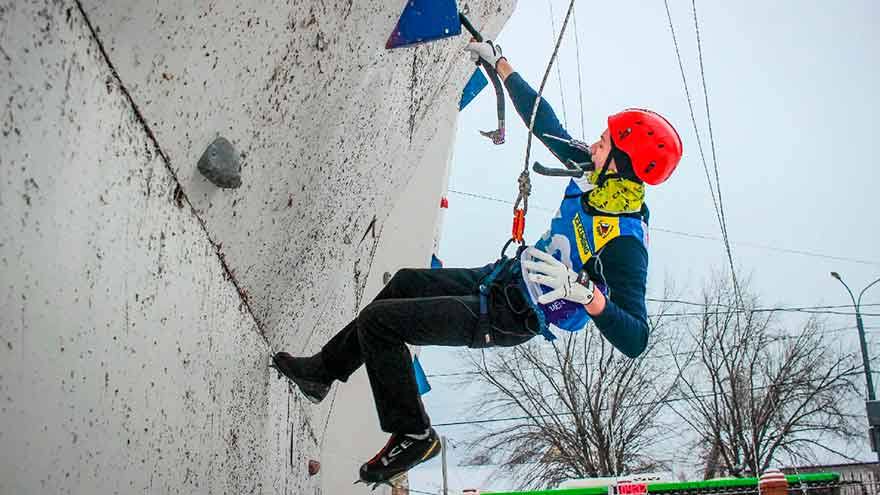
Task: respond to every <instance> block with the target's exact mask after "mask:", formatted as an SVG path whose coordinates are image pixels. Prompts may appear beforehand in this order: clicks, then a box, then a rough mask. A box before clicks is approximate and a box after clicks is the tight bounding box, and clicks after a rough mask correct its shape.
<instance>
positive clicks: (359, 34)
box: [0, 0, 512, 494]
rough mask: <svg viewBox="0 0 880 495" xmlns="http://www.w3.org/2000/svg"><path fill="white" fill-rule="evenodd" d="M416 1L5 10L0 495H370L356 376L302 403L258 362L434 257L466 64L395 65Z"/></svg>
mask: <svg viewBox="0 0 880 495" xmlns="http://www.w3.org/2000/svg"><path fill="white" fill-rule="evenodd" d="M462 3H464V2H462ZM467 3H469V5H468V7H469V8H470V11H471V17H472V18H473V19H474V20H475V21H476V23H477V24H478V25H479V27H482V28H484V29H485V31H486V32H487V33H488V34H490V35H492V34H494V33H497V31H498V30H499V29H500V27H501V24H502V23H503V21H504V20H505V19H506V18H507V16H508V15H509V14H510V11H511V9H512V2H511V1H510V0H476V1H470V2H467ZM403 4H404V2H403V1H402V0H383V1H381V2H360V3H358V2H352V1H350V0H345V1H342V0H337V1H329V0H328V1H323V2H315V1H308V2H305V1H304V2H296V1H278V0H274V1H273V0H267V1H265V2H192V1H183V0H181V1H175V0H159V1H154V2H136V1H134V0H118V1H112V2H111V1H104V2H101V1H98V0H81V1H78V2H75V1H28V0H11V1H10V0H7V1H0V61H2V64H0V131H2V134H0V213H2V215H0V494H6V493H114V492H118V493H131V492H142V493H316V492H320V491H322V490H323V492H324V493H351V492H355V491H356V490H357V489H355V488H352V487H351V485H350V482H351V481H352V480H353V479H354V477H355V476H356V466H357V463H359V462H360V461H362V460H364V459H365V458H366V457H368V456H369V454H370V453H371V452H370V451H371V450H375V449H376V448H378V447H379V446H381V442H382V439H383V438H384V435H382V434H380V433H379V432H378V427H377V425H376V419H375V413H373V412H372V411H373V407H372V401H371V398H370V397H369V392H368V390H367V387H366V386H365V381H364V380H365V378H364V377H363V375H358V376H356V377H355V378H354V379H353V380H352V381H350V382H349V383H348V384H346V385H345V386H343V387H334V394H335V395H336V397H335V400H333V401H325V403H323V404H322V405H320V406H311V405H309V404H308V403H306V402H305V401H303V400H302V399H301V398H300V397H299V396H298V395H290V394H288V393H287V386H286V384H284V383H283V382H282V381H280V380H277V379H276V378H275V377H274V375H273V374H270V373H269V370H268V369H267V363H268V356H269V354H270V353H271V352H273V351H275V350H280V349H286V350H288V351H291V352H294V353H301V352H312V351H314V350H316V349H317V348H318V347H319V346H320V345H321V344H322V343H323V342H324V341H325V340H326V339H327V338H328V337H329V335H330V334H331V333H332V332H334V331H335V330H337V329H338V328H340V327H341V325H342V324H344V322H346V321H347V320H348V319H350V318H351V317H353V316H354V315H355V314H356V312H357V310H358V308H360V307H362V306H363V305H364V304H365V303H366V302H368V301H369V298H370V297H371V296H372V295H373V294H375V292H376V291H378V289H379V287H381V284H382V276H383V274H384V273H385V272H386V271H387V272H392V273H393V271H394V270H395V269H397V268H399V267H400V266H404V265H422V266H425V265H427V263H428V260H429V258H430V254H431V252H430V250H431V245H432V236H433V235H434V227H435V225H436V223H437V218H438V217H437V215H438V208H437V206H438V203H439V199H440V196H441V194H442V191H443V183H444V181H445V177H446V174H447V166H448V151H449V147H450V146H451V142H452V136H453V135H454V133H453V131H454V125H455V114H456V103H457V101H458V96H459V93H460V91H461V88H462V85H463V83H464V81H465V80H466V78H467V76H468V74H469V72H470V71H471V70H472V68H473V66H472V65H470V64H469V63H467V61H466V59H465V58H464V57H462V56H461V54H460V49H461V47H462V45H463V43H464V42H465V39H464V37H459V38H457V39H453V40H445V41H441V42H438V43H434V44H430V45H423V46H421V47H418V48H411V49H404V50H397V51H391V52H387V51H385V50H384V43H385V39H386V38H387V36H388V33H389V32H390V30H391V28H392V27H393V26H394V23H395V22H396V20H397V17H398V15H399V13H400V11H401V9H402V7H403ZM217 136H223V137H225V138H227V139H228V140H229V141H230V142H232V143H233V145H234V146H236V148H237V150H238V151H239V152H240V153H241V155H242V159H243V169H242V181H243V185H242V186H241V187H240V188H238V189H234V190H221V189H217V188H216V187H214V186H213V185H211V184H210V183H209V182H207V181H206V180H205V179H204V178H202V177H201V175H199V173H198V172H197V171H196V162H197V161H198V159H199V157H200V156H201V154H202V153H203V151H204V149H205V147H206V146H207V145H208V144H209V143H210V142H211V141H212V140H213V139H214V138H216V137H217ZM368 411H369V413H367V412H368ZM309 459H316V460H322V461H323V462H322V471H321V473H320V474H319V475H318V476H317V477H312V478H310V477H309V476H308V474H307V473H306V469H307V461H308V460H309ZM353 466H354V467H353ZM343 482H344V483H343ZM341 490H344V491H341Z"/></svg>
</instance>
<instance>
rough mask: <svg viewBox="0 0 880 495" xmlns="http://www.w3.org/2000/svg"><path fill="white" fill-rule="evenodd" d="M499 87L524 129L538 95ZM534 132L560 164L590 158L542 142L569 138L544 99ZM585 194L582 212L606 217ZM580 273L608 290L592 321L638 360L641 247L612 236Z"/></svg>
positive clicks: (516, 79) (644, 332)
mask: <svg viewBox="0 0 880 495" xmlns="http://www.w3.org/2000/svg"><path fill="white" fill-rule="evenodd" d="M504 84H505V87H506V88H507V94H508V95H510V99H511V100H512V102H513V105H514V107H515V108H516V111H517V113H519V115H520V117H522V119H523V121H524V122H525V123H526V125H528V124H529V120H530V119H531V115H532V107H533V105H534V103H535V98H537V96H538V95H537V92H536V91H535V90H534V89H532V87H531V86H529V84H528V83H527V82H525V80H523V78H522V77H520V75H519V74H518V73H513V74H511V75H510V76H509V77H508V78H507V80H506V81H505V83H504ZM533 133H534V135H535V137H537V138H538V139H540V140H541V142H542V143H544V145H545V146H546V147H547V148H548V149H549V150H550V152H551V153H553V155H554V156H556V158H557V159H559V161H561V162H563V163H565V162H566V161H567V160H573V161H574V162H576V163H582V162H585V161H587V160H589V159H590V156H589V154H588V153H585V152H583V151H581V150H578V149H576V148H573V147H571V146H569V145H568V144H566V143H563V142H561V141H557V140H555V139H550V138H547V137H544V134H549V135H552V136H556V137H559V138H562V139H571V135H569V133H568V132H567V131H566V130H565V128H563V127H562V124H560V122H559V119H558V118H557V117H556V114H555V113H554V112H553V109H552V108H551V107H550V105H549V104H548V103H547V102H546V101H545V100H544V99H543V98H542V99H541V102H540V104H539V106H538V113H537V115H536V117H535V125H534V128H533ZM588 194H589V192H587V193H585V194H584V196H583V197H582V198H581V204H582V206H583V208H584V210H585V211H587V212H588V213H591V214H601V215H605V216H609V215H608V213H607V212H601V213H599V212H596V211H591V210H592V207H590V206H589V204H587V201H586V199H587V198H586V195H588ZM628 215H631V214H628ZM637 215H639V216H641V217H642V219H643V220H644V221H645V222H647V220H648V210H647V207H643V208H642V211H641V213H639V214H637ZM585 268H586V269H587V271H588V273H589V274H590V278H591V279H592V280H593V281H595V282H599V283H604V284H605V285H606V287H607V288H608V297H607V299H606V305H605V309H604V310H603V311H602V313H600V314H598V315H595V316H592V320H593V322H594V323H595V324H596V327H598V328H599V331H601V332H602V335H603V336H604V337H605V338H606V339H607V340H608V341H609V342H610V343H611V344H612V345H613V346H614V347H615V348H617V349H618V350H620V351H621V352H623V353H624V354H625V355H627V356H629V357H633V358H634V357H637V356H638V355H640V354H641V353H642V352H643V351H644V350H645V347H647V344H648V316H647V308H646V306H645V290H646V284H647V278H648V252H647V250H646V249H645V246H644V244H643V243H642V242H641V241H640V240H638V239H636V238H634V237H630V236H620V237H617V238H615V239H613V240H611V241H609V242H608V244H606V245H605V246H604V247H603V248H602V249H601V251H600V253H599V255H597V256H593V257H592V258H591V259H590V260H589V261H588V262H587V263H586V265H585Z"/></svg>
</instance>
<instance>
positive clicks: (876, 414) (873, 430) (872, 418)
mask: <svg viewBox="0 0 880 495" xmlns="http://www.w3.org/2000/svg"><path fill="white" fill-rule="evenodd" d="M831 276H832V277H834V278H836V279H837V281H838V282H840V283H841V284H843V287H844V288H846V291H847V292H848V293H849V297H850V299H852V302H853V307H854V308H855V310H856V328H858V329H859V344H861V347H862V366H863V367H864V369H865V385H866V386H867V388H868V400H867V401H865V409H866V411H867V413H868V425H869V428H870V430H869V435H870V436H871V448H872V449H873V450H874V452H877V460H878V461H880V403H878V401H877V398H876V396H875V395H874V379H873V377H872V376H871V361H870V359H869V358H868V343H867V340H866V339H865V326H864V325H863V324H862V313H861V312H860V311H859V309H860V306H861V304H862V295H863V294H864V293H865V291H866V290H868V289H869V288H871V286H873V285H874V284H876V283H877V282H880V278H878V279H877V280H875V281H873V282H871V283H870V284H868V285H867V286H866V287H865V288H864V289H862V291H861V292H859V297H858V299H856V297H855V296H853V293H852V291H851V290H850V288H849V286H848V285H846V282H844V281H843V278H841V276H840V274H839V273H837V272H831Z"/></svg>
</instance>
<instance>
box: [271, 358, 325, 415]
mask: <svg viewBox="0 0 880 495" xmlns="http://www.w3.org/2000/svg"><path fill="white" fill-rule="evenodd" d="M272 363H273V365H272V366H271V367H272V368H275V369H276V370H278V373H279V376H280V375H284V376H286V377H287V378H288V379H289V380H290V381H292V382H293V383H295V384H296V386H297V387H299V389H300V391H301V392H302V393H303V395H305V396H306V399H308V400H309V402H311V403H313V404H317V403H319V402H321V401H322V400H324V397H327V394H328V393H329V392H330V385H331V384H332V383H333V378H332V377H331V376H330V373H329V372H328V371H327V369H326V368H325V367H324V362H323V361H322V360H321V355H320V354H315V355H314V356H311V357H293V356H291V355H290V354H288V353H286V352H279V353H277V354H275V355H274V356H272Z"/></svg>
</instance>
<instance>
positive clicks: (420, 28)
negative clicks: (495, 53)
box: [385, 0, 504, 144]
mask: <svg viewBox="0 0 880 495" xmlns="http://www.w3.org/2000/svg"><path fill="white" fill-rule="evenodd" d="M461 26H464V28H465V29H466V30H467V31H468V33H470V35H471V36H472V37H473V38H474V39H475V40H476V41H478V42H482V41H483V40H484V39H483V36H482V35H481V34H480V32H479V31H477V30H476V28H474V25H473V24H471V22H470V21H469V20H468V18H467V17H465V15H464V14H463V13H461V12H459V10H458V6H457V5H456V3H455V0H439V1H438V0H409V1H408V2H407V3H406V6H405V7H404V9H403V13H402V14H401V15H400V19H399V20H398V21H397V25H396V26H395V27H394V31H392V32H391V36H389V37H388V41H387V42H386V43H385V48H386V49H389V50H390V49H394V48H402V47H407V46H413V45H417V44H420V43H427V42H431V41H436V40H439V39H443V38H449V37H452V36H457V35H459V34H461ZM477 66H480V67H482V68H483V70H484V71H486V75H487V76H488V77H489V80H490V81H492V86H493V87H494V88H495V100H496V108H497V114H498V128H497V129H495V130H494V131H480V134H482V135H483V136H486V137H487V138H489V139H491V140H492V142H493V143H495V144H502V143H504V88H503V87H502V85H501V79H500V78H499V77H498V72H496V71H495V68H494V67H492V66H491V65H490V64H489V63H488V62H486V61H485V60H483V59H480V60H478V61H477Z"/></svg>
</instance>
